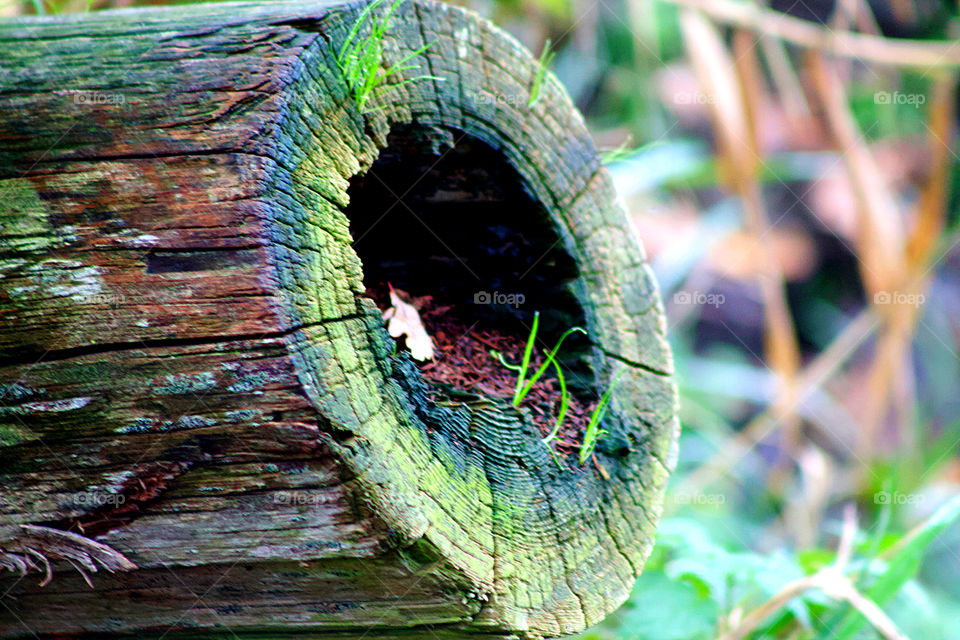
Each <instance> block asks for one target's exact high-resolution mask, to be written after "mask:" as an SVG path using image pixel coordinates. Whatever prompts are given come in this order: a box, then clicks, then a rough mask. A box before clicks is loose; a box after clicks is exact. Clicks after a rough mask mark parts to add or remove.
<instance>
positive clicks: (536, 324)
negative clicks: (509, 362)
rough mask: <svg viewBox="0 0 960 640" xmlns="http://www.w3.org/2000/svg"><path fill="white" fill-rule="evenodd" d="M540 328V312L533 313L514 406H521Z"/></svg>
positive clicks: (514, 393) (518, 377)
mask: <svg viewBox="0 0 960 640" xmlns="http://www.w3.org/2000/svg"><path fill="white" fill-rule="evenodd" d="M539 328H540V312H539V311H534V313H533V326H532V327H531V328H530V335H529V336H528V337H527V344H526V346H525V347H524V348H523V361H522V362H521V363H520V374H519V375H518V376H517V386H516V387H515V388H514V391H513V406H515V407H516V406H517V405H519V404H520V401H521V400H523V396H524V395H525V394H524V393H521V391H522V390H523V381H524V379H525V378H526V375H527V369H528V368H529V367H530V357H531V356H532V355H533V344H534V343H535V342H536V341H537V330H538V329H539Z"/></svg>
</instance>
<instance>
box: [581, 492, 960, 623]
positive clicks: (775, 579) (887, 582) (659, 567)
mask: <svg viewBox="0 0 960 640" xmlns="http://www.w3.org/2000/svg"><path fill="white" fill-rule="evenodd" d="M673 497H674V499H677V498H678V496H673ZM958 520H960V497H954V498H953V499H952V500H948V501H947V502H945V503H944V504H943V505H942V506H941V507H940V508H939V509H937V510H936V511H935V512H934V513H933V514H932V515H931V516H930V517H929V518H927V519H926V520H925V521H924V522H922V523H921V524H920V525H918V526H917V527H915V528H914V529H913V530H911V531H910V532H909V533H907V534H905V535H902V536H893V535H891V534H890V533H889V532H886V531H885V530H878V529H877V527H874V528H873V530H872V531H869V532H868V531H864V530H860V531H856V530H855V533H854V535H853V536H852V540H853V544H852V546H851V548H850V549H849V553H850V558H849V561H848V562H846V563H845V567H846V568H845V569H843V570H842V571H841V572H840V573H838V574H836V576H834V577H833V578H831V577H830V576H831V575H832V574H830V573H829V570H830V568H832V567H834V566H837V565H840V564H842V563H843V560H842V559H841V558H839V557H838V556H839V555H840V552H838V551H834V550H833V549H826V548H819V547H817V548H812V549H805V550H799V551H797V550H792V551H791V550H779V551H776V552H772V553H756V552H753V551H749V550H746V549H743V550H735V547H738V546H740V544H741V543H740V537H741V536H740V534H739V533H734V531H733V528H735V525H733V527H732V526H731V525H732V523H731V522H727V521H724V520H722V519H718V517H717V516H716V515H713V516H711V517H710V518H709V520H707V521H706V522H703V521H700V519H699V518H698V517H697V516H696V515H693V514H692V515H691V516H690V517H672V518H666V519H664V520H663V521H661V523H660V526H659V529H658V533H657V543H656V547H655V548H654V552H653V554H652V555H651V557H650V559H649V560H648V561H647V563H646V565H645V566H644V571H643V574H642V575H641V576H640V578H639V579H638V581H637V584H636V586H635V588H634V593H633V596H632V597H631V598H630V600H629V601H628V603H627V604H626V605H625V606H624V607H623V608H622V609H620V610H619V611H617V612H616V613H615V614H614V615H613V616H611V617H610V618H609V619H608V620H606V621H605V622H604V623H602V624H601V625H600V626H598V627H596V628H594V629H592V630H590V631H588V632H586V633H584V634H583V635H581V636H580V638H581V640H717V639H718V638H722V639H724V640H728V639H730V638H743V639H746V640H771V639H773V638H791V639H798V640H828V639H829V640H853V639H854V638H864V639H866V638H876V637H880V635H879V634H878V633H877V632H876V631H875V630H873V629H872V627H873V626H874V623H876V622H879V621H880V620H882V618H883V614H881V615H877V616H875V617H874V619H873V620H872V621H868V620H867V618H866V617H864V616H863V615H862V614H861V613H859V612H858V611H856V610H854V609H853V608H852V607H851V606H850V605H848V604H846V603H845V601H844V600H843V599H841V598H838V597H834V596H837V595H838V594H837V593H834V595H833V596H828V595H827V594H826V593H824V592H823V590H821V589H820V588H819V587H817V586H812V588H806V589H800V588H799V587H798V586H799V585H808V586H809V585H818V584H824V586H826V587H827V589H828V590H829V591H831V592H834V589H831V588H830V585H831V584H833V583H835V584H836V585H840V586H842V585H843V583H845V582H849V584H851V585H853V587H854V588H855V589H856V591H858V592H859V593H860V594H862V595H863V596H864V597H865V598H866V599H868V600H869V601H871V602H872V603H874V604H876V605H878V606H881V607H883V608H884V610H885V611H886V612H887V614H889V617H890V618H891V619H892V620H893V622H894V624H896V625H897V626H899V627H900V628H901V633H902V635H901V636H900V637H904V636H906V637H910V638H912V639H913V640H917V639H918V638H926V637H936V638H938V639H939V638H955V637H960V636H957V635H955V634H956V633H957V631H958V629H960V625H958V622H957V613H958V609H957V608H956V607H955V606H954V607H953V608H950V605H948V604H945V603H943V602H942V601H940V600H938V599H937V597H936V595H935V594H934V593H932V592H929V591H927V590H926V589H925V588H924V587H923V586H921V585H920V584H919V582H918V581H917V580H916V579H915V578H916V576H917V573H918V570H919V568H920V562H921V559H922V557H923V555H924V554H925V553H926V552H927V551H928V550H929V548H930V545H931V544H932V543H933V541H934V540H935V539H936V537H937V536H939V535H940V534H942V533H944V531H946V529H947V528H948V527H949V526H950V525H951V524H952V523H955V522H957V521H958ZM720 523H722V526H719V527H718V526H717V525H718V524H720ZM727 534H730V535H727ZM814 576H817V578H816V579H814ZM836 591H837V592H839V593H842V589H839V588H838V589H836ZM788 596H792V597H788ZM941 606H942V607H943V608H942V609H941V608H940V607H941ZM867 610H868V611H869V610H870V608H869V607H867ZM758 611H760V612H764V613H766V614H767V615H762V616H761V615H753V614H754V613H755V612H758ZM679 612H683V615H678V613H679ZM732 621H733V624H732V625H731V622H732ZM731 627H733V628H731ZM931 634H932V635H931Z"/></svg>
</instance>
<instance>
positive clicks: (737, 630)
mask: <svg viewBox="0 0 960 640" xmlns="http://www.w3.org/2000/svg"><path fill="white" fill-rule="evenodd" d="M855 533H856V514H855V512H854V510H853V509H852V508H851V507H849V506H848V507H847V509H846V510H845V512H844V524H843V536H842V538H841V539H840V544H839V546H838V548H837V557H836V560H835V561H834V563H833V564H831V565H829V566H827V567H824V568H823V569H821V570H820V571H818V572H817V573H815V574H813V575H812V576H805V577H803V578H798V579H797V580H793V581H791V582H789V583H787V585H786V586H784V587H783V588H782V589H781V590H780V591H779V592H777V593H776V594H775V595H774V596H773V597H772V598H770V599H769V600H767V601H766V602H765V603H763V604H762V605H760V606H759V607H758V608H756V609H754V610H753V611H751V612H750V613H748V614H747V615H746V616H744V617H743V619H742V620H741V621H740V622H739V624H737V625H736V627H734V628H733V629H732V630H730V631H728V632H727V633H725V634H723V635H722V636H720V638H718V640H740V638H743V637H744V636H746V635H747V634H749V633H750V632H751V631H754V630H755V629H757V628H758V627H759V626H760V625H761V624H762V623H763V621H764V620H766V619H767V618H769V617H770V616H771V615H772V614H774V613H776V612H777V611H779V610H780V609H782V608H783V607H785V606H786V605H787V603H788V602H790V601H791V600H793V599H794V598H796V597H797V596H799V595H802V594H803V593H805V592H806V591H810V590H811V589H819V590H820V591H823V593H825V594H826V595H827V596H829V597H831V598H833V599H835V600H845V601H846V602H848V603H850V605H852V606H853V607H854V608H855V609H856V610H857V611H859V612H860V613H861V614H863V617H865V618H866V619H867V620H868V621H869V622H870V624H872V625H873V627H874V629H876V630H877V631H879V632H880V634H881V635H883V637H884V638H886V639H887V640H907V637H906V636H905V635H903V634H902V633H900V631H899V630H898V629H897V626H896V625H895V624H894V623H893V621H892V620H891V619H890V618H889V617H888V616H887V614H885V613H884V612H883V610H882V609H881V608H880V607H879V606H877V603H875V602H874V601H873V600H871V599H870V598H868V597H866V596H865V595H863V594H862V593H860V592H859V591H857V588H856V587H855V586H854V585H853V582H851V580H850V578H848V577H847V576H846V575H845V574H844V571H845V570H846V567H847V564H848V563H849V561H850V556H851V554H852V550H853V536H854V534H855Z"/></svg>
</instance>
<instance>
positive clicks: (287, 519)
mask: <svg viewBox="0 0 960 640" xmlns="http://www.w3.org/2000/svg"><path fill="white" fill-rule="evenodd" d="M363 6H364V5H363V4H362V3H358V2H352V3H314V2H302V1H299V0H297V1H286V0H284V1H281V2H275V3H270V4H259V3H249V4H244V3H235V4H228V3H223V4H219V3H214V4H207V5H197V6H186V7H177V8H164V9H137V10H117V11H107V12H102V13H93V14H88V15H83V16H59V17H50V18H22V19H17V20H11V21H5V22H2V23H0V60H4V61H5V62H4V65H5V68H4V69H3V71H4V73H2V74H0V194H2V196H3V197H4V204H5V206H4V207H0V486H2V489H0V565H3V564H4V558H6V559H7V560H8V561H9V562H15V560H14V558H15V557H16V558H23V557H26V555H28V553H27V552H25V551H24V549H28V548H31V549H34V550H36V551H38V552H39V553H41V554H42V553H43V552H44V551H47V552H48V553H49V556H50V560H51V561H52V562H53V564H52V569H53V572H52V579H51V581H50V582H49V584H47V585H46V586H43V587H41V586H39V584H38V583H39V582H40V580H41V579H42V578H43V570H42V569H43V567H42V566H38V567H37V569H38V570H37V571H31V572H30V573H29V574H28V575H27V576H20V575H17V574H15V573H6V572H3V573H0V593H2V594H5V595H4V596H3V599H2V604H3V607H0V635H2V636H3V637H14V638H18V637H33V636H34V635H36V636H40V637H50V636H52V635H54V634H57V635H58V637H84V636H88V637H98V638H101V637H110V636H122V635H136V636H138V637H147V636H149V635H150V634H153V635H157V636H159V635H163V634H165V633H167V632H168V631H170V630H171V629H172V631H170V633H171V635H170V636H166V637H173V634H180V635H181V636H183V635H184V634H185V635H186V636H187V637H216V636H218V635H222V634H223V633H224V631H223V630H224V629H230V631H229V633H228V635H230V636H231V637H233V634H240V635H241V636H244V635H250V636H251V637H257V636H258V635H259V636H263V635H264V634H267V635H269V636H270V637H277V636H278V635H279V634H285V633H292V632H296V633H304V634H306V633H308V634H311V637H331V638H333V637H357V636H358V635H361V634H362V635H364V636H370V637H382V638H386V637H397V638H400V637H411V634H413V635H416V634H417V633H421V632H423V630H424V629H426V628H429V629H430V630H431V631H433V632H434V633H435V634H436V635H438V637H467V636H476V637H483V638H493V637H504V638H506V637H530V638H539V637H547V636H556V635H562V634H564V633H572V632H576V631H578V630H580V629H583V628H584V627H585V626H587V625H589V624H592V623H595V622H597V621H599V620H600V619H602V618H603V616H605V615H606V614H608V613H609V612H610V611H612V610H613V609H615V608H616V607H617V606H619V604H620V603H622V602H623V600H624V599H625V598H626V597H627V595H628V594H629V592H630V589H631V587H632V585H633V582H634V579H635V577H636V575H637V574H638V573H639V572H640V570H641V569H642V565H643V562H644V560H645V558H646V556H647V554H648V553H649V551H650V548H651V545H652V536H653V533H654V528H655V525H656V521H657V518H658V516H659V509H660V501H661V499H662V493H663V489H664V486H665V483H666V479H667V476H668V474H669V472H670V470H671V468H672V465H673V456H674V448H675V444H676V435H677V422H676V408H675V390H674V387H673V384H672V382H671V380H670V372H671V362H670V354H669V350H668V348H667V346H666V342H665V340H664V333H665V325H664V322H663V317H662V312H661V309H660V305H659V300H658V296H657V293H656V287H655V285H654V283H653V280H652V276H651V274H650V270H649V268H648V266H647V265H646V264H645V261H644V256H643V253H642V249H641V248H640V246H639V244H638V243H636V242H635V241H634V240H633V238H632V236H631V234H630V231H629V228H628V225H627V222H626V219H625V216H624V215H623V211H622V209H621V208H620V207H619V205H618V204H617V201H616V195H615V193H614V191H613V188H612V185H611V184H610V180H609V178H608V176H607V174H606V172H605V170H604V169H603V168H602V167H601V166H600V163H599V161H598V160H597V156H596V153H595V150H594V148H593V145H592V142H591V141H590V138H589V135H588V133H587V131H586V129H585V127H584V126H583V123H582V121H581V120H580V117H579V115H578V114H577V113H576V110H575V109H574V108H573V107H572V105H571V104H570V101H569V99H568V98H567V96H566V94H565V93H564V91H563V89H562V87H560V86H559V84H558V83H557V82H556V80H555V79H553V78H552V77H550V76H548V77H547V78H546V80H545V82H544V84H543V87H542V89H541V95H540V96H539V98H538V100H537V101H536V103H535V104H534V105H533V106H532V107H531V106H529V105H528V98H529V92H530V87H531V81H532V79H533V78H534V76H535V75H536V63H535V61H534V60H532V59H531V58H530V56H529V54H528V53H527V52H526V51H524V50H523V49H522V48H521V47H520V46H519V45H518V44H517V43H516V42H515V41H514V40H512V39H511V38H510V37H509V36H507V35H505V34H504V33H502V32H500V31H499V30H498V29H496V28H495V27H493V26H491V25H489V24H488V23H486V22H484V21H482V20H480V19H479V18H477V17H476V16H475V15H473V14H471V13H469V12H466V11H463V10H461V9H457V8H454V7H450V6H447V5H444V4H442V3H439V2H434V1H433V0H410V2H407V3H404V4H402V5H401V6H400V8H399V9H398V10H397V13H396V15H395V17H394V28H393V29H392V30H391V32H390V33H389V34H388V36H387V38H386V39H385V41H384V48H385V53H384V56H385V58H386V62H389V61H391V60H398V59H400V58H402V57H403V55H405V54H406V53H408V52H412V51H416V50H417V49H419V48H421V47H422V46H423V45H424V44H430V47H429V48H428V49H426V50H425V51H424V52H423V53H421V54H419V55H418V56H416V57H415V58H414V62H415V63H416V64H417V65H418V69H417V70H412V71H410V74H411V75H414V74H421V75H423V74H426V75H429V76H430V79H428V80H419V81H415V82H409V83H404V82H403V80H404V78H403V77H396V78H393V79H392V81H393V82H394V83H395V85H394V86H392V87H391V88H390V89H389V90H388V91H384V92H381V93H379V94H378V96H377V98H376V100H375V104H374V106H375V107H376V109H374V110H370V111H367V112H361V111H360V110H359V109H358V108H357V105H356V101H355V100H354V98H353V96H352V95H351V94H350V91H349V89H348V87H346V85H345V84H344V81H343V77H342V73H341V72H340V69H339V68H338V66H337V63H336V52H337V51H338V50H339V47H340V46H342V42H343V40H344V38H345V36H346V34H347V33H348V31H349V30H350V28H351V27H352V26H353V24H354V23H355V21H356V20H357V18H358V16H359V15H360V12H361V11H362V9H363ZM503 95H509V96H511V99H510V100H499V99H491V98H495V97H496V96H503ZM415 176H416V177H415ZM380 180H382V181H383V182H382V183H381V182H380ZM384 185H385V186H384ZM411 185H412V187H413V188H412V189H411V188H410V187H411ZM408 190H409V192H407V191H408ZM391 192H392V193H391ZM394 194H396V195H402V200H403V201H404V203H405V204H396V206H395V207H394V211H392V212H391V213H390V214H389V215H388V216H383V217H382V220H381V221H380V222H377V220H378V216H382V214H383V212H384V211H385V210H386V209H387V208H389V207H390V206H392V205H393V204H394V201H395V200H396V196H395V195H394ZM406 206H410V207H411V209H412V210H413V213H412V214H411V213H410V212H409V211H407V210H406V208H405V207H406ZM397 208H400V209H399V210H398V209H397ZM395 214H399V215H395ZM421 223H423V224H421ZM464 272H466V273H467V274H468V276H466V277H465V276H464ZM470 272H473V274H472V275H471V274H470ZM384 279H387V280H389V281H390V282H392V283H393V284H394V285H395V286H398V287H401V288H406V289H408V290H410V291H411V292H413V293H431V294H434V295H440V296H443V297H445V298H448V299H450V300H452V301H454V302H456V303H457V304H458V305H459V306H461V307H463V308H465V309H468V310H469V312H470V313H475V314H477V315H478V317H481V316H482V317H486V318H488V319H490V320H491V321H497V322H501V323H510V322H517V323H519V324H522V325H527V326H528V325H529V319H530V318H529V314H530V313H532V312H533V311H534V310H540V311H541V312H543V314H544V316H543V317H544V332H545V333H544V335H545V336H546V338H545V340H547V341H549V339H550V338H551V336H556V335H557V334H558V333H559V332H560V331H562V330H563V329H564V328H566V327H568V326H573V325H582V326H584V327H585V328H586V329H587V331H588V333H589V339H587V340H584V341H582V342H581V343H579V344H578V343H571V348H570V350H569V351H568V352H567V353H568V362H566V363H565V364H566V365H567V366H569V367H570V368H571V370H576V371H577V372H578V377H579V378H581V379H583V380H585V381H586V383H584V385H583V386H582V388H581V389H578V393H584V394H597V393H599V392H600V391H601V390H603V389H604V388H606V386H607V385H609V384H610V380H611V379H612V377H613V375H615V373H617V372H619V371H620V370H625V371H626V374H625V375H623V377H622V379H621V382H620V383H619V385H618V386H617V388H616V392H615V393H614V395H613V399H612V403H611V412H610V414H609V416H608V418H607V422H606V423H605V426H606V427H607V429H608V430H609V431H610V434H609V436H608V437H606V438H605V439H604V440H603V441H602V442H601V444H600V446H599V447H598V449H597V455H598V458H599V460H600V461H601V462H602V464H603V467H604V468H605V469H606V470H608V472H609V477H607V478H604V477H601V476H599V475H598V474H597V472H596V470H595V469H594V468H592V467H589V468H574V467H573V466H566V467H562V468H561V467H557V465H555V464H554V463H553V462H552V460H551V459H550V456H549V453H548V451H547V449H546V447H544V446H543V445H542V443H541V442H540V437H539V433H537V431H536V429H535V428H534V427H533V425H532V424H531V422H530V420H529V416H528V415H526V414H525V413H524V411H522V410H516V409H514V408H513V407H511V406H509V402H507V401H506V400H503V399H499V398H482V397H481V398H448V399H446V400H445V401H441V402H436V401H433V400H431V399H430V398H431V397H432V396H431V395H430V394H429V393H428V389H427V387H426V384H425V383H424V381H423V378H422V376H421V375H420V372H419V370H418V369H417V366H416V364H415V363H414V362H413V361H412V360H411V359H410V358H409V356H408V355H407V354H405V353H403V352H400V353H395V350H394V348H393V341H392V339H391V338H390V337H389V336H388V335H387V334H386V331H385V329H384V325H383V321H382V319H381V315H380V311H379V310H378V309H377V308H376V306H375V305H374V304H373V303H372V301H371V300H370V299H369V297H368V296H367V295H366V287H367V286H368V285H370V284H371V283H372V282H374V281H377V282H379V281H382V280H384ZM421 288H422V289H421ZM513 289H515V290H513ZM494 291H498V292H501V293H523V294H524V296H525V300H524V304H523V305H519V306H512V305H509V304H508V305H496V304H494V305H485V304H474V296H475V295H476V294H477V293H482V292H490V293H492V292H494ZM22 525H31V526H34V527H46V528H47V529H48V530H54V531H59V530H70V531H73V532H76V533H78V534H82V535H84V536H85V537H86V538H87V539H89V540H90V541H91V542H95V543H96V544H98V545H103V547H102V548H100V547H98V548H97V549H98V550H99V551H98V552H102V553H107V552H111V551H112V552H115V553H116V554H121V555H122V557H124V558H126V559H128V560H129V561H130V562H132V563H134V564H135V565H136V567H137V568H136V569H135V570H130V571H118V572H117V573H112V574H111V573H107V572H105V571H103V570H101V571H99V572H98V573H96V574H92V575H88V577H89V578H90V579H91V581H92V583H93V587H92V588H91V587H90V586H88V584H87V583H86V581H85V578H84V575H83V574H81V573H80V572H78V571H76V570H74V568H73V567H72V566H71V565H70V564H68V563H66V562H65V561H64V560H63V558H68V557H69V556H64V555H63V554H58V553H54V550H53V547H51V546H49V545H47V546H44V545H45V543H44V542H43V541H42V536H38V535H37V534H31V530H29V529H24V528H23V527H22ZM64 544H66V543H64ZM104 550H106V551H104ZM77 553H78V554H81V553H82V551H78V552H77ZM94 555H96V554H94ZM105 557H106V556H105ZM58 558H59V559H58ZM37 562H39V560H38V561H37ZM95 564H96V563H94V565H95ZM11 566H13V565H11ZM82 566H83V565H82V561H81V567H82ZM118 566H119V565H118ZM101 568H102V567H101ZM87 573H88V574H89V571H87Z"/></svg>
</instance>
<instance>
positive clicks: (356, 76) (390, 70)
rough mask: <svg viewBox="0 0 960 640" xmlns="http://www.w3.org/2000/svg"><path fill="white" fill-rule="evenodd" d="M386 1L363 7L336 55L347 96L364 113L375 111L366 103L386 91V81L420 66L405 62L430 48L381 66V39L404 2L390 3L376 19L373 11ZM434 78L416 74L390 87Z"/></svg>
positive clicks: (395, 0) (424, 46) (418, 50)
mask: <svg viewBox="0 0 960 640" xmlns="http://www.w3.org/2000/svg"><path fill="white" fill-rule="evenodd" d="M385 1H386V0H374V1H373V2H371V3H370V4H368V5H367V6H366V8H364V10H363V11H362V12H361V13H360V16H359V17H358V18H357V21H356V22H355V23H354V24H353V27H352V28H351V29H350V32H349V33H348V34H347V38H346V40H344V43H343V46H342V47H341V48H340V52H339V53H338V54H337V66H338V67H340V71H341V72H342V73H343V76H344V78H345V79H346V82H347V86H348V87H350V93H351V95H353V99H354V100H355V101H356V103H357V107H359V109H360V111H361V112H363V113H370V112H372V111H376V109H367V108H366V105H367V102H368V101H369V100H370V99H371V98H372V97H373V96H374V95H376V94H377V93H379V92H382V91H385V90H387V89H389V87H388V86H384V83H385V82H386V80H387V79H388V78H390V77H391V76H394V75H397V74H398V73H402V72H403V71H409V70H411V69H419V65H415V64H408V63H409V62H410V60H411V59H413V58H414V57H416V56H418V55H420V54H421V53H423V52H424V51H426V50H427V49H428V48H429V47H430V44H425V45H423V46H422V47H420V48H419V49H417V50H416V51H411V52H410V53H408V54H407V55H405V56H403V57H402V58H401V59H400V60H399V61H397V62H396V63H394V64H392V65H389V66H387V67H384V66H383V38H384V36H385V35H386V33H387V30H388V29H389V28H390V21H391V20H392V18H393V14H394V12H395V11H396V10H397V8H398V7H399V6H400V5H401V4H403V2H404V0H393V3H392V4H391V5H390V7H389V8H388V9H387V11H386V12H385V13H384V14H383V16H381V17H377V16H375V15H374V11H376V10H377V9H378V8H379V7H380V5H382V4H384V2H385ZM368 24H369V32H368V33H366V34H362V33H361V31H362V30H364V29H365V28H366V26H367V25H368ZM436 79H437V78H435V77H433V76H430V75H419V76H416V77H413V78H407V79H405V80H402V81H401V82H397V83H394V84H393V86H395V87H399V86H403V85H405V84H408V83H411V82H417V81H419V80H436Z"/></svg>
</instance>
